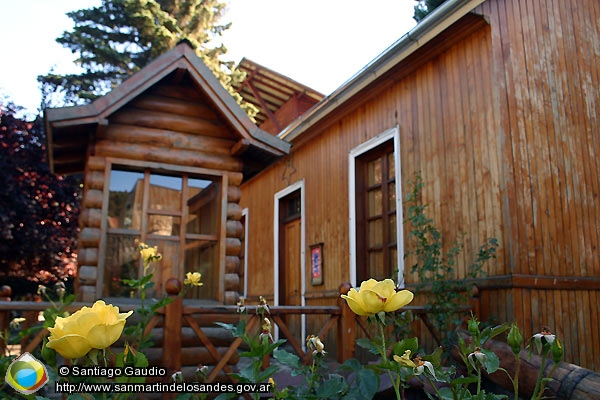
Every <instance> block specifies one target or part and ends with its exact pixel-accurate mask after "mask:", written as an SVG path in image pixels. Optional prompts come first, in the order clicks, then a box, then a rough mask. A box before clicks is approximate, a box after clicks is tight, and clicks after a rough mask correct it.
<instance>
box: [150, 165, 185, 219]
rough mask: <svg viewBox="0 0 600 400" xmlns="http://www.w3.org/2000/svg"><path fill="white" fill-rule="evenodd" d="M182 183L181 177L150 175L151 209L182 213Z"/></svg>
mask: <svg viewBox="0 0 600 400" xmlns="http://www.w3.org/2000/svg"><path fill="white" fill-rule="evenodd" d="M181 182H182V179H181V178H180V177H175V176H165V175H155V174H153V175H150V202H149V207H150V209H151V210H171V211H181Z"/></svg>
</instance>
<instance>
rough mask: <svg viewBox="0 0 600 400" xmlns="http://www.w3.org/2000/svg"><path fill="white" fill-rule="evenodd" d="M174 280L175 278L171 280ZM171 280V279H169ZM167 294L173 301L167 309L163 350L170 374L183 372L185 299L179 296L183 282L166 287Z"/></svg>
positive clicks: (165, 363) (163, 358) (164, 361)
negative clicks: (182, 325) (182, 344)
mask: <svg viewBox="0 0 600 400" xmlns="http://www.w3.org/2000/svg"><path fill="white" fill-rule="evenodd" d="M171 279H174V278H171ZM169 280H170V279H169ZM166 287H167V293H168V295H169V297H170V298H171V299H172V300H173V302H171V303H170V304H167V306H166V307H165V323H164V336H163V348H162V365H163V366H164V367H166V368H167V369H168V371H169V372H170V373H174V372H176V371H180V370H181V319H182V315H183V299H182V298H181V297H180V296H179V292H180V291H181V282H179V281H177V282H176V284H175V282H172V284H171V285H166Z"/></svg>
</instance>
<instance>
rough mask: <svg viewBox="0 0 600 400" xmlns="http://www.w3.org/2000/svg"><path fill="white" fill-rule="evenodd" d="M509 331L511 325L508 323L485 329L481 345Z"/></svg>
mask: <svg viewBox="0 0 600 400" xmlns="http://www.w3.org/2000/svg"><path fill="white" fill-rule="evenodd" d="M509 329H510V325H509V324H506V323H504V324H502V325H497V326H494V327H487V328H485V329H484V330H483V332H481V344H484V343H485V342H487V341H488V340H490V339H492V338H494V337H496V336H498V335H500V334H501V333H504V332H506V331H507V330H509Z"/></svg>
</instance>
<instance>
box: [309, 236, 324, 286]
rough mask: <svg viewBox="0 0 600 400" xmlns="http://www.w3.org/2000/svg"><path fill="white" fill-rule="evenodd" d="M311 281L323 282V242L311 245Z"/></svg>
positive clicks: (319, 283) (312, 282)
mask: <svg viewBox="0 0 600 400" xmlns="http://www.w3.org/2000/svg"><path fill="white" fill-rule="evenodd" d="M310 283H311V284H313V285H315V286H316V285H322V284H323V243H317V244H313V245H311V246H310Z"/></svg>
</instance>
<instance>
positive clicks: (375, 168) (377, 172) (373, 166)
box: [367, 158, 381, 186]
mask: <svg viewBox="0 0 600 400" xmlns="http://www.w3.org/2000/svg"><path fill="white" fill-rule="evenodd" d="M380 183H381V158H377V159H376V160H373V161H370V162H369V163H368V164H367V185H369V186H373V185H379V184H380Z"/></svg>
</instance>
